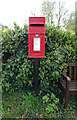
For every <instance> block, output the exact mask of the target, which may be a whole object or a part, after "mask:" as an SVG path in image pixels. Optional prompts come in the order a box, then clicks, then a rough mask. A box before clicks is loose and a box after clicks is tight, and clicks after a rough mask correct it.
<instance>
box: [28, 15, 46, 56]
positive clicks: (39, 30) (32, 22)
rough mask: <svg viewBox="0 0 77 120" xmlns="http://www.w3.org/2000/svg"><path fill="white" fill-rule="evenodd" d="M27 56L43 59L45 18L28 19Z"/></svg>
mask: <svg viewBox="0 0 77 120" xmlns="http://www.w3.org/2000/svg"><path fill="white" fill-rule="evenodd" d="M28 38H29V39H28V56H29V57H30V58H44V57H45V17H29V34H28Z"/></svg>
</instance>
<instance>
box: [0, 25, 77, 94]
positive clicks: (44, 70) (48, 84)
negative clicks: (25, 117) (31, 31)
mask: <svg viewBox="0 0 77 120" xmlns="http://www.w3.org/2000/svg"><path fill="white" fill-rule="evenodd" d="M0 34H1V35H0V36H1V41H2V53H3V57H2V60H3V66H2V69H3V70H2V87H3V91H10V92H13V91H15V90H18V89H23V88H27V87H28V88H30V87H31V88H33V82H34V81H33V59H30V58H28V26H27V25H24V28H20V27H19V26H18V25H16V24H15V23H14V29H9V28H7V29H4V31H2V32H1V33H0ZM68 62H76V57H75V34H74V33H70V32H68V31H64V30H62V29H60V28H59V27H54V26H48V27H46V35H45V58H42V59H40V66H39V80H40V91H43V90H44V91H48V90H52V91H55V90H57V86H58V84H57V83H58V80H59V77H60V73H61V72H66V67H67V65H66V63H68Z"/></svg>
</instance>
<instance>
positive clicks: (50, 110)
mask: <svg viewBox="0 0 77 120" xmlns="http://www.w3.org/2000/svg"><path fill="white" fill-rule="evenodd" d="M59 106H62V105H61V104H60V103H59V99H58V98H56V96H55V95H54V94H53V93H51V95H49V94H46V95H45V96H43V97H42V99H41V98H38V97H34V96H33V95H32V94H31V92H28V93H27V94H26V93H25V92H23V91H22V92H14V93H11V94H10V95H9V94H3V96H2V116H3V119H5V118H6V119H8V118H13V119H14V118H47V119H48V118H52V119H53V118H54V119H55V118H59V120H60V118H61V119H62V118H75V116H74V115H75V110H73V109H72V108H71V107H68V108H67V109H64V108H63V106H62V109H60V107H59Z"/></svg>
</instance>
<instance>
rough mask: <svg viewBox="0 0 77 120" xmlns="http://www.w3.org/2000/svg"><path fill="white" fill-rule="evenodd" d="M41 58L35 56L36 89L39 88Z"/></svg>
mask: <svg viewBox="0 0 77 120" xmlns="http://www.w3.org/2000/svg"><path fill="white" fill-rule="evenodd" d="M39 63H40V60H39V58H34V89H35V91H37V90H38V88H39V80H38V74H39Z"/></svg>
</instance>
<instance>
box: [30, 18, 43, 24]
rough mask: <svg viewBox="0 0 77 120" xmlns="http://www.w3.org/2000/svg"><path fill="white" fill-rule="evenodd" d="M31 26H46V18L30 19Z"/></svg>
mask: <svg viewBox="0 0 77 120" xmlns="http://www.w3.org/2000/svg"><path fill="white" fill-rule="evenodd" d="M29 23H30V24H45V17H29Z"/></svg>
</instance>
